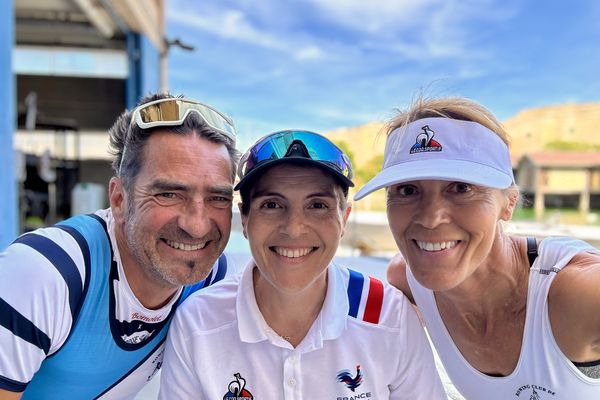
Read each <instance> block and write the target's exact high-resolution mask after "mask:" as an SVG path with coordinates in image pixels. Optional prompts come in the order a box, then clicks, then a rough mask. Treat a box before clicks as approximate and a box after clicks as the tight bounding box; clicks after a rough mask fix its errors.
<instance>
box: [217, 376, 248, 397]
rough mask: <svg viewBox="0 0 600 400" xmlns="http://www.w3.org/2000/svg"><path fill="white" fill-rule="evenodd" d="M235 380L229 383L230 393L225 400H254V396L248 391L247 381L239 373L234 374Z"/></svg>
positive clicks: (228, 392) (226, 394)
mask: <svg viewBox="0 0 600 400" xmlns="http://www.w3.org/2000/svg"><path fill="white" fill-rule="evenodd" d="M233 377H234V378H235V380H233V381H231V382H229V386H228V388H227V389H228V391H227V393H225V396H223V400H254V396H252V393H250V391H249V390H248V389H246V380H245V379H244V378H242V375H241V374H240V373H239V372H236V373H235V374H233Z"/></svg>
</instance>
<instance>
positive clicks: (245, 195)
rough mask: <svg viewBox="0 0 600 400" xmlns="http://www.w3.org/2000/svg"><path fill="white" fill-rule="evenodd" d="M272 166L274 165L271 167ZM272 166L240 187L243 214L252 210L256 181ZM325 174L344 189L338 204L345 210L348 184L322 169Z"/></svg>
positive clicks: (241, 211)
mask: <svg viewBox="0 0 600 400" xmlns="http://www.w3.org/2000/svg"><path fill="white" fill-rule="evenodd" d="M298 167H299V168H318V167H316V166H302V165H299V166H298ZM271 168H272V167H271ZM271 168H266V169H265V170H263V171H261V172H259V174H258V175H257V176H254V177H253V178H252V179H251V180H250V181H249V182H248V183H247V184H246V185H244V186H242V187H241V188H240V199H241V203H242V206H241V207H240V213H241V214H242V215H248V212H250V202H251V201H252V188H253V187H254V182H256V181H257V180H258V179H259V178H260V177H261V176H262V175H264V174H265V172H267V171H268V170H270V169H271ZM321 170H322V171H323V172H324V173H325V174H327V175H329V176H331V177H332V178H333V179H334V180H335V182H336V183H337V185H338V186H339V187H340V188H341V189H342V199H340V203H339V204H338V206H339V208H340V210H342V211H343V210H344V209H345V208H346V205H347V204H348V185H346V184H345V183H342V182H341V181H340V180H338V179H337V178H336V177H335V176H334V175H333V174H331V173H329V172H328V171H326V170H325V169H321Z"/></svg>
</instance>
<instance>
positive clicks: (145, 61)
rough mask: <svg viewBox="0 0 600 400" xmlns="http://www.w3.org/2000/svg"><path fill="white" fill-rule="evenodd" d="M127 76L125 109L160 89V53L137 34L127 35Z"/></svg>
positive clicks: (148, 41)
mask: <svg viewBox="0 0 600 400" xmlns="http://www.w3.org/2000/svg"><path fill="white" fill-rule="evenodd" d="M127 56H128V58H129V76H128V78H127V82H126V95H125V96H126V100H125V104H126V106H127V108H129V109H131V108H132V107H134V106H135V105H136V104H137V102H138V101H139V100H140V98H142V97H144V96H146V95H148V94H150V93H155V92H157V91H158V90H159V89H160V52H159V50H158V49H156V48H155V47H154V45H153V44H152V43H151V42H150V40H148V38H147V37H145V36H143V35H140V34H139V33H135V32H129V33H128V34H127Z"/></svg>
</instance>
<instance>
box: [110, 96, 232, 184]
mask: <svg viewBox="0 0 600 400" xmlns="http://www.w3.org/2000/svg"><path fill="white" fill-rule="evenodd" d="M179 97H181V96H179ZM169 98H176V96H173V95H171V94H168V93H155V94H151V95H148V96H146V97H144V98H143V99H142V100H140V102H139V103H138V104H137V105H136V107H137V106H140V105H142V104H146V103H149V102H151V101H155V100H162V99H169ZM132 112H133V110H131V111H129V110H125V111H124V112H123V113H122V114H121V115H120V116H119V117H118V118H117V120H116V122H115V123H114V124H113V126H112V127H111V128H110V129H109V131H108V133H109V135H110V148H109V151H110V153H111V154H112V155H113V156H114V158H113V161H112V167H113V170H114V171H115V175H116V176H118V177H119V178H121V180H122V182H123V187H124V188H125V190H127V191H129V189H131V188H132V187H133V184H134V183H135V179H136V178H137V176H138V174H139V172H140V170H141V168H142V164H143V162H144V160H143V157H142V155H143V151H144V146H145V145H146V142H147V141H148V138H149V137H150V136H151V135H152V134H153V133H154V132H155V131H157V130H160V131H161V132H170V133H173V134H176V135H187V134H190V133H194V132H195V133H196V135H198V136H200V137H203V138H206V139H208V140H210V141H212V142H215V143H222V144H224V145H225V147H226V148H227V151H228V152H229V157H230V159H231V182H232V183H233V181H234V180H235V171H236V168H237V163H238V160H239V158H240V153H239V151H238V150H236V148H235V143H234V142H233V141H232V140H231V139H230V138H228V137H227V136H225V135H224V134H222V133H220V132H218V131H216V130H214V129H212V128H211V127H210V126H208V125H207V124H206V122H204V120H203V119H202V118H201V117H200V116H199V115H198V114H197V113H190V114H188V116H187V117H186V118H185V121H184V123H183V124H182V125H179V126H163V127H156V128H149V129H142V128H140V127H139V126H137V124H132V123H131V114H132ZM126 142H127V151H126V152H125V154H124V153H123V149H124V148H125V143H126Z"/></svg>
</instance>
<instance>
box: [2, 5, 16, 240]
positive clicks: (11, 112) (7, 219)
mask: <svg viewBox="0 0 600 400" xmlns="http://www.w3.org/2000/svg"><path fill="white" fill-rule="evenodd" d="M14 27H15V21H14V7H13V2H12V1H11V0H9V1H0V88H2V90H0V104H2V107H0V160H1V164H0V165H1V168H2V173H0V188H2V195H0V249H4V248H5V247H6V246H8V245H9V244H10V243H11V242H12V241H13V240H14V239H15V237H16V235H17V234H18V222H17V221H18V218H17V215H18V209H19V206H18V204H19V203H18V199H17V179H16V171H15V154H14V148H13V135H14V131H15V119H16V118H15V101H16V97H15V83H14V75H13V71H12V50H13V46H14V37H15V36H14ZM0 251H1V250H0Z"/></svg>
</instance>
